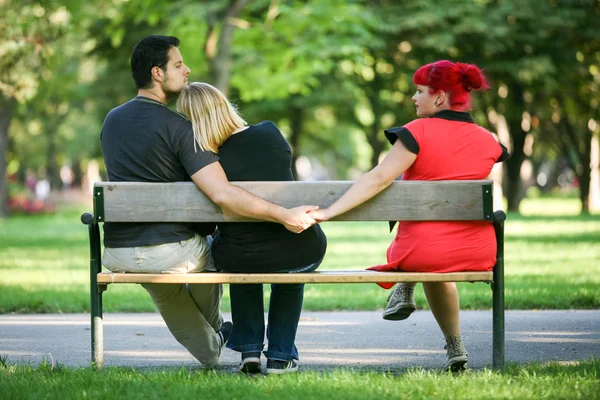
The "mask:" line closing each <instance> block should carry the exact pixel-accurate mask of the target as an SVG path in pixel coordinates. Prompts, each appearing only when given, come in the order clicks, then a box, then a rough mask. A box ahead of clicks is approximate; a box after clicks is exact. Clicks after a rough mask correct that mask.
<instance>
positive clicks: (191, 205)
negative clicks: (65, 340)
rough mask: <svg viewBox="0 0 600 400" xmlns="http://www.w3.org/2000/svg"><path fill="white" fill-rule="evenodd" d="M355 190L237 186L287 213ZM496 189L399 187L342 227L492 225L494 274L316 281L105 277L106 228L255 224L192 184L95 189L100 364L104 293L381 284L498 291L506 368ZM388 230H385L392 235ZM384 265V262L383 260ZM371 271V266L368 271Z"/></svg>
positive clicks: (497, 347) (314, 275) (467, 184)
mask: <svg viewBox="0 0 600 400" xmlns="http://www.w3.org/2000/svg"><path fill="white" fill-rule="evenodd" d="M352 183H353V182H347V181H345V182H344V181H335V182H331V181H330V182H237V183H235V184H236V185H239V186H241V187H243V188H244V189H246V190H248V191H250V192H252V193H254V194H256V195H257V196H259V197H262V198H264V199H266V200H268V201H270V202H272V203H275V204H279V205H282V206H284V207H288V208H289V207H295V206H299V205H305V204H313V205H318V206H319V207H321V208H323V207H327V206H328V205H330V204H331V203H333V202H334V201H335V200H336V199H338V198H339V197H340V196H341V195H342V194H343V193H344V192H345V191H346V190H348V188H349V187H350V186H351V184H352ZM492 187H493V183H492V181H488V180H483V181H398V182H394V183H393V184H392V185H391V186H390V187H389V188H388V189H386V190H385V191H384V192H382V193H380V194H379V195H378V196H376V197H374V198H373V199H371V200H370V201H368V202H366V203H364V204H362V205H361V206H359V207H357V208H355V209H354V210H351V211H349V212H347V213H345V214H343V215H340V216H338V217H337V218H335V219H334V221H457V220H460V221H470V220H474V221H490V223H493V224H494V227H495V232H496V240H497V244H498V250H497V263H496V265H495V267H494V269H493V272H492V271H490V272H464V273H406V272H388V273H384V272H374V271H366V270H356V271H354V270H352V271H337V270H336V271H324V270H320V271H318V272H310V273H296V274H287V273H250V274H235V273H209V272H204V273H197V274H128V273H111V272H102V265H101V237H100V229H99V224H100V223H103V222H125V223H127V222H175V221H177V222H217V223H219V222H248V221H251V220H250V219H248V218H245V217H240V216H238V215H235V214H231V213H226V212H223V211H222V210H221V209H220V208H219V207H218V206H216V205H215V204H214V203H213V202H212V201H210V200H209V199H208V198H207V197H206V196H205V195H204V194H203V193H202V192H201V191H200V190H198V189H197V188H196V186H195V185H194V184H193V183H191V182H177V183H139V182H113V183H110V182H100V183H96V184H95V186H94V196H93V203H94V213H93V214H91V213H85V214H83V215H82V216H81V221H82V222H83V223H84V224H86V225H88V230H89V237H90V284H91V288H90V293H91V331H92V332H91V333H92V362H93V363H94V364H95V367H96V368H97V369H102V368H103V366H104V343H103V320H102V293H103V292H104V291H105V290H106V289H107V287H108V285H109V284H118V283H188V284H206V283H375V282H486V283H490V284H491V287H492V291H493V301H492V313H493V350H492V354H493V367H494V368H495V369H502V368H503V366H504V220H505V219H506V214H505V213H504V212H503V211H496V212H493V199H492ZM384 229H385V228H384ZM382 257H383V256H382ZM365 267H367V266H365Z"/></svg>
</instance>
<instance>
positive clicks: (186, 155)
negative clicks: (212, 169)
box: [176, 121, 219, 176]
mask: <svg viewBox="0 0 600 400" xmlns="http://www.w3.org/2000/svg"><path fill="white" fill-rule="evenodd" d="M176 138H177V145H176V149H177V150H176V152H177V157H178V158H179V161H180V162H181V165H183V168H185V170H186V172H187V173H188V175H189V176H192V175H194V174H195V173H196V172H198V171H200V170H201V169H202V168H204V167H206V166H207V165H210V164H212V163H214V162H216V161H219V157H218V156H217V155H216V154H215V153H213V152H212V151H202V150H201V149H200V148H199V147H198V146H197V145H196V146H194V144H195V139H194V131H193V130H192V124H191V122H189V121H186V122H185V123H182V124H181V125H180V126H179V129H178V132H177V133H176Z"/></svg>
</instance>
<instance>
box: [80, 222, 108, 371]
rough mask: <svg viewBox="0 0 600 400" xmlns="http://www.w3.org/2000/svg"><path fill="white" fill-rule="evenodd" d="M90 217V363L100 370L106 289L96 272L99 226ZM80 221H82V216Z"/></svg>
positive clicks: (98, 270)
mask: <svg viewBox="0 0 600 400" xmlns="http://www.w3.org/2000/svg"><path fill="white" fill-rule="evenodd" d="M90 217H91V216H90ZM91 218H92V221H89V223H88V231H89V236H90V305H91V333H92V337H91V339H92V365H93V366H94V367H95V368H96V370H102V369H103V368H104V323H103V320H102V292H103V291H105V290H106V285H98V273H100V272H101V270H102V265H101V253H100V228H99V227H98V223H97V222H96V221H95V220H94V219H93V217H91ZM82 221H84V219H83V217H82ZM84 223H85V222H84Z"/></svg>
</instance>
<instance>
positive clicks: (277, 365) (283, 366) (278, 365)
mask: <svg viewBox="0 0 600 400" xmlns="http://www.w3.org/2000/svg"><path fill="white" fill-rule="evenodd" d="M292 372H298V363H297V362H296V360H289V361H281V360H267V374H277V375H281V374H289V373H292Z"/></svg>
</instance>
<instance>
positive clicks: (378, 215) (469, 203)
mask: <svg viewBox="0 0 600 400" xmlns="http://www.w3.org/2000/svg"><path fill="white" fill-rule="evenodd" d="M352 183H353V182H349V181H327V182H323V181H321V182H305V181H303V182H234V184H236V185H238V186H240V187H243V188H244V189H246V190H248V191H249V192H251V193H254V194H255V195H257V196H259V197H261V198H263V199H265V200H268V201H270V202H272V203H275V204H279V205H281V206H284V207H287V208H290V207H295V206H300V205H309V204H311V205H318V206H319V207H321V208H323V207H327V206H329V205H330V204H331V203H333V202H334V201H335V200H337V199H338V198H339V197H340V196H341V195H342V194H343V193H344V192H345V191H346V190H348V189H349V188H350V186H351V185H352ZM492 186H493V185H492V181H489V180H480V181H397V182H394V183H393V184H392V185H391V186H390V187H389V188H388V189H386V190H385V191H383V192H382V193H380V194H379V195H377V196H376V197H374V198H373V199H371V200H369V201H368V202H366V203H364V204H362V205H361V206H359V207H357V208H355V209H354V210H351V211H349V212H347V213H345V214H342V215H340V216H338V217H337V218H335V220H336V221H390V220H392V221H407V220H411V221H451V220H452V221H458V220H463V221H464V220H488V221H491V220H492ZM94 214H95V215H96V217H97V218H98V221H99V222H234V221H235V222H244V221H252V220H250V219H248V218H246V217H241V216H238V215H235V214H231V213H223V211H221V209H220V208H219V207H218V206H216V205H215V204H214V203H213V202H212V201H211V200H210V199H208V198H207V197H206V196H205V195H204V194H203V193H202V192H201V191H200V190H198V188H196V186H195V185H194V184H193V183H192V182H176V183H139V182H97V183H96V184H95V185H94Z"/></svg>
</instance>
